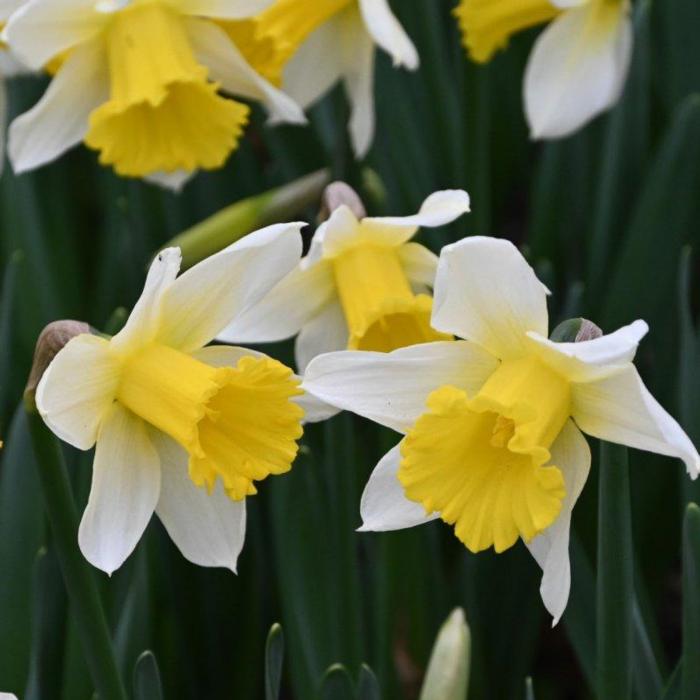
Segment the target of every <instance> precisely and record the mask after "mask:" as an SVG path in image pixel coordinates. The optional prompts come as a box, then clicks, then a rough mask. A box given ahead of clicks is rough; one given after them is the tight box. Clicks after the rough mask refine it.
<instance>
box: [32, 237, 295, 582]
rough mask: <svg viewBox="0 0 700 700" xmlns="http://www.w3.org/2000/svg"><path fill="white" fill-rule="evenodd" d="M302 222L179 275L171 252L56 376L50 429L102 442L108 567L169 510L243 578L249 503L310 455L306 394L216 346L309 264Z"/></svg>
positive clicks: (278, 367)
mask: <svg viewBox="0 0 700 700" xmlns="http://www.w3.org/2000/svg"><path fill="white" fill-rule="evenodd" d="M302 225H303V224H280V225H276V226H270V227H268V228H265V229H261V230H260V231H257V232H256V233H253V234H250V235H248V236H246V237H245V238H243V239H241V240H240V241H238V242H236V243H234V244H233V245H232V246H230V247H229V248H226V249H225V250H223V251H221V252H220V253H217V254H216V255H213V256H212V257H210V258H207V259H206V260H204V261H203V262H201V263H199V264H198V265H196V266H195V267H193V268H191V269H190V270H188V271H187V272H185V273H184V274H182V275H180V276H179V277H178V276H177V274H178V270H179V266H180V249H179V248H168V249H166V250H164V251H162V252H161V253H160V254H159V255H158V256H157V258H156V259H155V260H154V262H153V264H152V265H151V268H150V270H149V273H148V277H147V280H146V285H145V288H144V290H143V293H142V295H141V298H140V299H139V300H138V302H137V303H136V306H135V307H134V310H133V311H132V313H131V315H130V317H129V319H128V321H127V323H126V325H125V326H124V328H123V329H122V330H121V331H120V332H119V333H117V334H116V335H115V336H114V337H112V338H105V337H100V336H96V335H90V334H81V335H77V336H76V337H74V338H73V339H71V340H70V341H69V342H68V343H67V344H66V345H65V347H64V348H63V349H62V350H60V352H59V353H58V354H57V355H56V357H55V358H54V359H53V361H52V362H51V364H50V365H49V366H48V368H47V369H46V371H45V372H44V375H43V377H42V379H41V381H40V383H39V386H38V388H37V392H36V404H37V408H38V410H39V412H40V413H41V416H42V417H43V419H44V421H45V422H46V424H47V425H48V426H49V427H50V428H51V430H53V432H54V433H55V434H56V435H57V436H58V437H60V438H61V439H62V440H65V441H66V442H68V443H69V444H71V445H73V446H74V447H77V448H78V449H81V450H88V449H90V448H91V447H92V446H93V445H95V444H96V450H95V459H94V465H93V478H92V489H91V491H90V498H89V501H88V505H87V508H86V510H85V513H84V514H83V518H82V521H81V523H80V530H79V543H80V548H81V550H82V552H83V554H84V556H85V557H86V559H88V560H89V561H90V562H91V563H92V564H93V565H94V566H96V567H98V568H99V569H102V570H103V571H106V572H107V573H111V572H112V571H114V570H115V569H117V568H118V567H119V566H120V565H121V564H122V562H123V561H124V560H125V559H126V558H127V557H128V556H129V554H130V553H131V551H132V550H133V549H134V547H135V546H136V544H137V542H138V541H139V539H140V537H141V535H142V533H143V531H144V530H145V528H146V526H147V524H148V522H149V520H150V519H151V516H152V514H153V512H154V511H155V512H156V513H157V514H158V517H159V518H160V520H161V521H162V522H163V525H164V526H165V528H166V530H167V531H168V532H169V534H170V536H171V537H172V539H173V541H174V542H175V544H176V545H177V546H178V547H179V548H180V550H181V551H182V553H183V555H184V556H185V557H186V558H187V559H189V560H190V561H192V562H194V563H196V564H200V565H202V566H223V567H228V568H230V569H232V570H234V571H235V567H236V561H237V558H238V554H239V552H240V550H241V548H242V546H243V539H244V534H245V520H246V517H245V512H246V510H245V498H246V496H249V495H251V494H254V493H255V492H256V491H255V486H254V482H256V481H259V480H261V479H265V478H266V477H267V476H269V475H270V474H281V473H283V472H286V471H288V470H289V469H290V467H291V464H292V462H293V461H294V458H295V455H296V453H297V441H298V439H299V438H300V436H301V434H302V427H301V420H302V417H303V413H304V411H303V409H302V408H301V406H300V405H299V402H298V398H297V397H300V395H301V394H302V391H301V390H300V389H299V379H298V378H297V377H296V376H294V375H293V374H292V371H291V370H290V369H288V368H287V367H285V366H284V365H282V364H280V363H279V362H277V361H276V360H273V359H271V358H269V357H267V356H265V355H262V354H261V353H255V352H252V351H249V350H246V349H244V348H235V347H227V346H211V347H204V346H205V345H206V344H207V343H208V342H209V341H211V340H212V338H214V337H215V336H216V335H217V334H218V333H219V332H220V331H221V329H222V328H223V327H224V326H226V324H228V323H229V322H230V321H231V319H232V318H234V317H235V316H236V315H237V314H240V313H242V312H243V311H244V310H245V309H246V308H247V307H248V306H250V305H251V304H254V303H255V302H256V301H258V300H259V299H260V298H261V297H262V296H264V295H265V294H266V293H267V292H268V291H269V290H270V288H271V287H272V286H274V284H275V283H276V282H277V281H279V280H280V278H282V277H283V276H284V275H285V274H287V273H288V272H289V271H290V269H291V268H293V267H294V266H295V265H296V264H297V262H298V261H299V258H300V256H301V246H302V242H301V235H300V232H299V229H300V227H301V226H302Z"/></svg>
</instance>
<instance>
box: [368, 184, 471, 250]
mask: <svg viewBox="0 0 700 700" xmlns="http://www.w3.org/2000/svg"><path fill="white" fill-rule="evenodd" d="M469 206H470V204H469V195H468V194H467V193H466V192H465V191H464V190H440V191H438V192H433V194H431V195H430V196H429V197H427V198H426V200H425V201H424V202H423V204H421V208H420V210H419V212H418V213H417V214H414V215H413V216H374V217H367V218H365V219H363V220H362V225H363V227H367V228H371V230H372V233H373V235H374V236H375V237H377V238H378V239H380V240H381V241H382V243H384V244H385V245H401V244H402V243H405V242H406V241H408V240H409V239H411V238H413V236H414V235H415V234H416V232H417V231H418V229H419V228H420V227H421V226H426V227H429V228H435V227H437V226H444V225H445V224H450V223H452V222H453V221H455V219H458V218H459V217H460V216H462V214H466V213H467V212H468V211H470V208H469Z"/></svg>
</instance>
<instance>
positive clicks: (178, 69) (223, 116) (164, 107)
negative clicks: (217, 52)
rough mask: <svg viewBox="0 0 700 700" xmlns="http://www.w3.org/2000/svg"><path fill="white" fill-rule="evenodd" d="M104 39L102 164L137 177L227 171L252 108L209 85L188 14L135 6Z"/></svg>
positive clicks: (98, 131)
mask: <svg viewBox="0 0 700 700" xmlns="http://www.w3.org/2000/svg"><path fill="white" fill-rule="evenodd" d="M104 40H105V42H106V46H107V55H108V58H109V70H110V80H111V84H110V99H109V101H108V102H106V103H104V104H103V105H101V106H100V107H98V108H97V109H95V110H94V111H93V112H92V114H91V115H90V128H89V131H88V134H87V136H86V137H85V143H86V144H87V145H88V146H89V147H90V148H94V149H95V150H98V151H100V162H101V163H102V164H106V165H113V166H114V168H115V170H116V171H117V173H119V174H120V175H125V176H133V177H142V176H144V175H149V174H152V173H156V172H167V173H172V172H175V171H178V170H186V171H193V170H196V169H198V168H209V169H211V168H218V167H220V166H222V165H223V164H224V162H225V160H226V158H227V157H228V155H229V154H230V153H231V151H232V150H233V149H234V148H235V146H236V144H237V142H238V139H239V137H240V134H241V132H242V130H243V127H244V126H245V124H246V122H247V119H248V113H249V111H250V110H249V108H248V107H247V106H246V105H243V104H240V103H238V102H234V101H233V100H229V99H226V98H224V97H221V96H220V95H219V94H218V85H217V84H216V83H212V82H209V81H208V78H207V75H208V71H207V69H206V68H205V67H204V66H202V65H200V64H199V63H197V61H196V59H195V56H194V53H193V50H192V47H191V45H190V42H189V39H188V37H187V33H186V30H185V25H184V23H183V22H182V20H181V18H180V16H179V15H178V14H177V13H176V12H175V11H174V10H173V9H171V8H170V7H169V6H167V5H166V4H165V3H162V2H146V3H138V4H134V5H130V6H128V7H126V8H125V9H123V10H120V11H119V12H116V13H115V14H114V17H113V18H112V21H111V22H110V23H109V25H108V26H107V28H106V30H105V34H104Z"/></svg>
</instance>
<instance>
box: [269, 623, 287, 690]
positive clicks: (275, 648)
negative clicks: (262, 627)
mask: <svg viewBox="0 0 700 700" xmlns="http://www.w3.org/2000/svg"><path fill="white" fill-rule="evenodd" d="M283 661H284V632H283V631H282V626H281V625H279V624H278V623H275V624H274V625H272V627H270V632H269V634H268V635H267V642H266V643H265V700H277V699H278V698H279V695H280V684H281V682H282V662H283Z"/></svg>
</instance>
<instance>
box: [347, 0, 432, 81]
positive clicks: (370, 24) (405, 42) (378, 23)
mask: <svg viewBox="0 0 700 700" xmlns="http://www.w3.org/2000/svg"><path fill="white" fill-rule="evenodd" d="M360 10H361V12H362V17H363V18H364V20H365V24H366V25H367V31H368V32H369V33H370V34H371V35H372V38H373V39H374V40H375V41H376V42H377V44H379V46H381V47H382V48H383V49H384V50H385V51H386V52H387V53H388V54H389V55H390V56H391V58H392V60H393V62H394V65H395V66H405V67H406V68H409V69H411V70H415V69H416V68H418V63H419V61H418V52H417V51H416V47H415V46H414V45H413V42H412V41H411V40H410V39H409V38H408V35H407V34H406V32H405V31H404V29H403V27H402V26H401V24H400V23H399V21H398V20H397V19H396V17H395V16H394V14H393V13H392V11H391V8H390V7H389V3H388V2H387V0H360Z"/></svg>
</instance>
